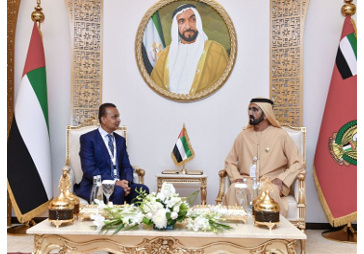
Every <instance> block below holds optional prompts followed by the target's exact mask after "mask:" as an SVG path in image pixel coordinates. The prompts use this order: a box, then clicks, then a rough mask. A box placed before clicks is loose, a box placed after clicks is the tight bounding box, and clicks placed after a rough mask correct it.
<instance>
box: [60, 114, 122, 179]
mask: <svg viewBox="0 0 364 254" xmlns="http://www.w3.org/2000/svg"><path fill="white" fill-rule="evenodd" d="M98 127H99V123H98V121H97V120H91V121H87V122H85V123H84V124H81V125H78V126H71V125H67V133H66V165H67V166H69V167H70V169H71V174H72V173H73V176H72V177H73V183H79V182H80V181H81V179H82V175H83V172H82V168H81V161H80V156H79V152H80V136H81V135H83V134H85V133H87V132H90V131H92V130H95V129H97V128H98ZM115 132H116V133H117V134H119V135H121V136H122V137H124V138H125V140H126V126H124V125H123V126H120V127H119V128H118V129H117V130H116V131H115Z"/></svg>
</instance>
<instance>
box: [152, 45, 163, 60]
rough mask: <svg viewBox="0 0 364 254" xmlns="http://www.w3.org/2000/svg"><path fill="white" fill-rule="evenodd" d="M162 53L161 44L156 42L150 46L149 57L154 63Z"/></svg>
mask: <svg viewBox="0 0 364 254" xmlns="http://www.w3.org/2000/svg"><path fill="white" fill-rule="evenodd" d="M161 53H162V44H160V43H157V42H156V41H155V42H154V43H153V45H152V50H151V55H152V59H153V61H154V62H156V61H157V59H158V57H159V55H160V54H161Z"/></svg>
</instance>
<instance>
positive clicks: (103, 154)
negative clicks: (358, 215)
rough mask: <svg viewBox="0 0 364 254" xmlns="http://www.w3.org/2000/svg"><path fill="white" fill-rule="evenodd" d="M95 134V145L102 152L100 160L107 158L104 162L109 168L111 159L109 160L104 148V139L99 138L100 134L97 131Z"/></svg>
mask: <svg viewBox="0 0 364 254" xmlns="http://www.w3.org/2000/svg"><path fill="white" fill-rule="evenodd" d="M96 131H97V132H96V133H95V134H96V143H97V145H98V146H99V147H100V149H101V152H102V158H108V159H107V160H106V163H107V165H108V166H109V168H111V159H110V154H109V152H108V151H107V148H106V146H105V142H104V139H103V138H102V137H101V134H100V132H99V130H96Z"/></svg>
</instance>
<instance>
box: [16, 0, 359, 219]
mask: <svg viewBox="0 0 364 254" xmlns="http://www.w3.org/2000/svg"><path fill="white" fill-rule="evenodd" d="M155 2H156V1H154V0H134V1H120V0H107V1H104V37H103V47H104V51H103V54H104V60H103V66H104V70H103V95H102V99H103V102H113V103H115V104H116V105H117V106H118V108H119V111H120V114H121V120H122V124H125V125H127V127H128V151H129V156H130V160H131V162H132V164H134V165H139V166H141V167H143V168H145V169H146V171H147V174H146V179H145V182H146V184H147V185H148V186H149V187H150V189H151V190H152V191H153V190H156V179H155V174H157V173H159V172H160V171H162V170H164V169H173V168H175V166H174V163H173V161H172V159H171V157H170V153H171V150H172V147H173V145H174V142H175V140H176V138H177V135H178V134H179V131H180V129H181V127H182V125H183V123H185V124H186V127H187V130H188V133H189V136H190V139H191V143H192V146H193V148H194V150H195V153H196V157H195V159H194V160H192V161H191V162H189V163H188V164H187V168H188V169H202V170H204V171H205V173H206V174H207V175H208V181H207V193H208V195H207V201H208V203H210V204H214V203H215V198H216V195H217V190H218V183H219V182H218V177H217V173H218V171H219V170H221V169H222V168H223V167H224V160H225V157H226V155H227V153H228V152H229V150H230V148H231V146H232V143H233V141H234V139H235V137H236V135H237V134H238V133H239V131H240V130H241V127H242V126H243V125H246V123H247V121H248V120H247V111H246V107H247V104H248V102H249V100H250V99H251V98H252V97H256V96H266V97H268V96H269V1H268V0H256V1H254V4H252V2H251V1H248V0H240V1H237V0H220V1H219V3H220V4H221V5H222V6H223V7H224V8H225V9H226V11H227V12H228V14H229V15H230V18H231V19H232V21H233V23H234V26H235V29H236V33H237V40H238V54H237V59H236V63H235V67H234V70H233V71H232V73H231V75H230V77H229V79H228V80H227V82H226V83H225V85H224V86H223V87H222V88H221V89H220V90H219V91H217V92H216V93H215V94H213V95H212V96H210V97H208V98H206V99H203V100H200V101H197V102H190V103H180V102H174V101H171V100H168V99H165V98H164V97H161V96H159V95H158V94H156V93H155V92H153V91H152V90H151V89H150V88H149V86H148V85H147V84H146V83H145V82H144V80H143V78H142V77H141V75H140V73H139V70H138V68H137V64H136V60H135V53H134V44H135V35H136V32H137V29H138V26H139V23H140V21H141V19H142V17H143V15H144V14H145V12H146V11H147V10H148V9H149V7H151V6H152V5H153V4H154V3H155ZM354 3H356V1H354ZM342 4H343V1H341V0H335V1H333V0H321V1H311V4H310V6H309V10H308V15H307V20H306V28H305V40H304V125H306V126H307V128H308V135H307V141H308V145H307V170H308V174H307V207H308V209H307V222H323V223H325V222H327V220H326V217H325V215H324V213H323V210H322V208H321V204H320V203H319V201H318V199H317V193H316V188H315V186H314V182H313V178H312V159H313V155H314V152H315V147H316V140H317V135H318V130H319V126H320V121H321V117H322V112H323V108H324V104H325V100H326V94H327V90H328V86H329V82H330V77H331V71H332V68H333V64H334V58H335V55H336V50H337V44H338V40H339V37H340V33H341V28H342V23H343V17H342V16H341V14H340V8H341V6H342ZM34 6H35V2H34V1H25V0H23V1H22V2H21V6H20V10H19V19H18V25H17V31H16V45H15V52H16V54H15V84H16V88H15V91H17V85H18V84H19V81H20V78H21V74H22V71H23V67H24V61H25V56H26V51H27V48H28V43H29V38H30V33H31V29H32V21H31V19H30V13H31V12H32V11H33V10H34ZM42 7H43V11H44V13H45V15H46V20H45V22H44V23H43V24H42V27H41V29H42V32H43V42H44V47H45V54H46V68H47V79H48V99H49V119H50V131H51V148H52V170H53V182H54V188H53V191H54V196H57V195H58V181H59V178H60V175H61V170H62V166H63V165H64V158H65V127H66V125H67V124H69V123H70V70H71V67H70V61H71V58H70V35H69V25H68V16H67V12H66V7H65V4H64V1H62V0H58V1H42Z"/></svg>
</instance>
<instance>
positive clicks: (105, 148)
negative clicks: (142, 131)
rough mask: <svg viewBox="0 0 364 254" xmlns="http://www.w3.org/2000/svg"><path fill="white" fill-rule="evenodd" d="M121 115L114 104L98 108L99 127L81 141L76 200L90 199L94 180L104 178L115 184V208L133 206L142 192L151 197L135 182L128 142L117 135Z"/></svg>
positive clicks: (111, 198)
mask: <svg viewBox="0 0 364 254" xmlns="http://www.w3.org/2000/svg"><path fill="white" fill-rule="evenodd" d="M119 116H120V115H119V111H118V109H117V108H116V106H115V105H114V104H112V103H104V104H102V105H101V106H100V108H99V122H100V127H99V128H98V129H95V130H93V131H90V132H88V133H86V134H84V135H82V136H81V137H80V153H79V154H80V159H81V167H82V171H83V176H82V180H81V182H80V183H79V184H75V185H74V191H75V193H76V195H77V196H80V197H82V198H84V199H86V200H89V199H90V195H91V189H92V184H93V177H94V176H96V175H101V180H115V188H114V192H113V194H112V195H111V196H110V201H112V202H113V203H114V204H124V201H126V202H127V203H129V204H130V203H131V202H132V200H133V199H134V198H135V197H136V196H137V195H138V194H137V193H136V191H135V189H137V190H138V191H139V190H140V188H142V189H143V190H145V191H146V192H147V193H149V189H148V187H147V186H145V185H143V184H137V183H134V182H133V168H132V166H131V165H130V161H129V156H128V152H127V150H126V143H125V139H124V138H123V137H122V136H120V135H118V134H117V133H115V132H114V131H115V130H117V129H118V127H119V124H120V117H119Z"/></svg>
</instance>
